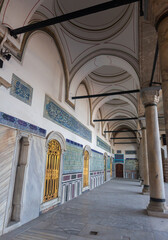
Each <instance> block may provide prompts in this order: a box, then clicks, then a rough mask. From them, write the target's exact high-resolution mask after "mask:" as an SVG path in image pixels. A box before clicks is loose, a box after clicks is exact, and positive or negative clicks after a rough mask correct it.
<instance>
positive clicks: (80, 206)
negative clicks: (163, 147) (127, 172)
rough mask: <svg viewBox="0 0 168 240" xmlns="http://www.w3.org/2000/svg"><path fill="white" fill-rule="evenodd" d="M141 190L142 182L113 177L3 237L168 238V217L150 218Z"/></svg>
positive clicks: (73, 239)
mask: <svg viewBox="0 0 168 240" xmlns="http://www.w3.org/2000/svg"><path fill="white" fill-rule="evenodd" d="M165 187H166V193H167V199H168V184H166V185H165ZM141 192H142V188H141V187H140V184H139V182H138V181H127V180H119V179H118V180H112V181H110V182H108V183H105V184H104V185H102V186H100V187H97V188H96V189H94V190H92V191H88V192H85V193H84V194H82V195H81V196H79V197H78V198H76V199H73V200H71V201H69V202H68V203H66V204H64V205H61V206H59V207H56V208H54V209H53V210H51V211H49V212H47V213H46V214H43V215H41V216H40V217H39V218H37V219H35V220H34V221H32V222H30V223H28V224H26V225H24V226H22V227H20V228H19V229H17V230H15V231H13V232H10V233H8V234H6V235H4V236H3V237H0V239H1V240H4V239H5V240H12V239H15V240H16V239H18V240H31V239H32V240H44V239H46V240H66V239H68V240H85V239H90V240H91V239H98V240H100V239H101V240H121V239H123V240H168V219H162V218H155V217H148V216H147V215H146V210H145V208H146V206H147V204H148V201H149V200H148V199H149V196H144V195H141V194H140V193H141Z"/></svg>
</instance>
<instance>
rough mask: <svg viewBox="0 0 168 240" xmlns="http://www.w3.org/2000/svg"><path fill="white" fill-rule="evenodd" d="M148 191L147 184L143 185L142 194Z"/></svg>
mask: <svg viewBox="0 0 168 240" xmlns="http://www.w3.org/2000/svg"><path fill="white" fill-rule="evenodd" d="M149 193H150V190H149V185H144V186H143V189H142V194H144V195H148V194H149Z"/></svg>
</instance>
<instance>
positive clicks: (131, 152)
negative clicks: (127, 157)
mask: <svg viewBox="0 0 168 240" xmlns="http://www.w3.org/2000/svg"><path fill="white" fill-rule="evenodd" d="M136 153H137V152H136V151H134V150H126V151H125V154H136Z"/></svg>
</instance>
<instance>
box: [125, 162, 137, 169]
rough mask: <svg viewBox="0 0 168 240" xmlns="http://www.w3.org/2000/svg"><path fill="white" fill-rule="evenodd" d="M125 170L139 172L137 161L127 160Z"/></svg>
mask: <svg viewBox="0 0 168 240" xmlns="http://www.w3.org/2000/svg"><path fill="white" fill-rule="evenodd" d="M125 170H132V171H135V170H136V171H137V170H138V161H137V160H126V161H125Z"/></svg>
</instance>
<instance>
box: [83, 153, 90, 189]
mask: <svg viewBox="0 0 168 240" xmlns="http://www.w3.org/2000/svg"><path fill="white" fill-rule="evenodd" d="M88 185H89V153H88V151H85V153H84V166H83V187H87V186H88Z"/></svg>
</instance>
